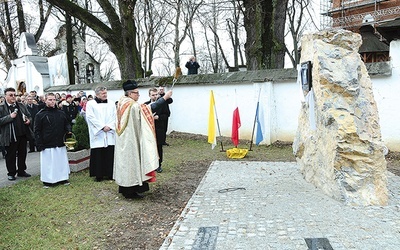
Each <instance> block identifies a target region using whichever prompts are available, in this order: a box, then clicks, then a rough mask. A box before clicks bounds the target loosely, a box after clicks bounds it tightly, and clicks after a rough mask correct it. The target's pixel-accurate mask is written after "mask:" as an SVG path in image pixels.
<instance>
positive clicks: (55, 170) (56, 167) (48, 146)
mask: <svg viewBox="0 0 400 250" xmlns="http://www.w3.org/2000/svg"><path fill="white" fill-rule="evenodd" d="M45 104H46V106H45V107H44V108H43V109H41V110H40V111H39V112H38V113H37V115H36V117H35V125H34V131H35V139H36V148H37V150H38V151H40V180H41V181H42V182H43V185H44V187H45V188H48V187H50V186H54V185H56V184H64V185H69V181H68V179H69V173H70V168H69V163H68V156H67V149H66V147H65V144H64V135H65V134H67V133H71V125H70V123H69V121H68V119H67V116H66V115H65V113H64V112H63V111H61V110H59V109H57V107H56V97H55V95H54V94H53V93H48V94H46V96H45Z"/></svg>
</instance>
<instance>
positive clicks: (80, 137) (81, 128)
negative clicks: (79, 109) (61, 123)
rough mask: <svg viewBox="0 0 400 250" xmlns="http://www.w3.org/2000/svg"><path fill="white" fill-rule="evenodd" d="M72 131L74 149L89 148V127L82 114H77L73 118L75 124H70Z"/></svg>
mask: <svg viewBox="0 0 400 250" xmlns="http://www.w3.org/2000/svg"><path fill="white" fill-rule="evenodd" d="M72 133H74V135H75V139H76V140H77V143H76V146H75V151H78V150H82V149H89V148H90V141H89V128H88V125H87V123H86V120H85V118H84V117H83V116H81V115H78V116H77V117H76V118H75V124H74V125H73V126H72Z"/></svg>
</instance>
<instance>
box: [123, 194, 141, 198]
mask: <svg viewBox="0 0 400 250" xmlns="http://www.w3.org/2000/svg"><path fill="white" fill-rule="evenodd" d="M125 198H127V199H143V198H144V195H143V194H139V193H133V194H127V195H125Z"/></svg>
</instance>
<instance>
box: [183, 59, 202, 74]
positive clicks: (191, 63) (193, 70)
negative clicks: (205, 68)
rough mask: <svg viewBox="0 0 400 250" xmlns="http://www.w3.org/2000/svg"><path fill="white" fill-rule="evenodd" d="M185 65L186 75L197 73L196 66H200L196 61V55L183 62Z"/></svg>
mask: <svg viewBox="0 0 400 250" xmlns="http://www.w3.org/2000/svg"><path fill="white" fill-rule="evenodd" d="M185 67H186V68H187V69H188V75H197V71H198V68H200V65H199V63H198V62H197V61H196V57H194V56H192V57H191V58H190V59H189V61H188V62H187V63H186V64H185Z"/></svg>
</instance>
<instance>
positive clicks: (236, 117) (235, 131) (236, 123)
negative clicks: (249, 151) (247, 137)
mask: <svg viewBox="0 0 400 250" xmlns="http://www.w3.org/2000/svg"><path fill="white" fill-rule="evenodd" d="M240 125H241V124H240V114H239V107H238V106H237V105H236V108H235V110H233V119H232V137H231V139H232V142H233V144H234V145H235V147H237V145H238V144H239V128H240Z"/></svg>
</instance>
